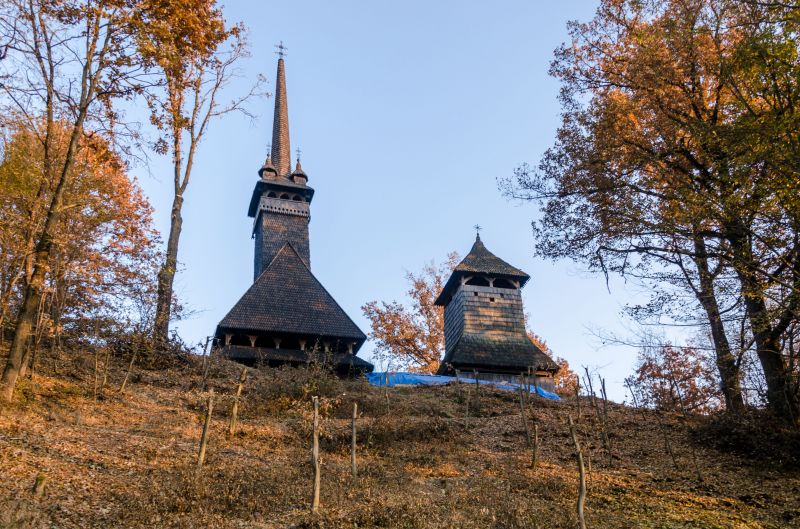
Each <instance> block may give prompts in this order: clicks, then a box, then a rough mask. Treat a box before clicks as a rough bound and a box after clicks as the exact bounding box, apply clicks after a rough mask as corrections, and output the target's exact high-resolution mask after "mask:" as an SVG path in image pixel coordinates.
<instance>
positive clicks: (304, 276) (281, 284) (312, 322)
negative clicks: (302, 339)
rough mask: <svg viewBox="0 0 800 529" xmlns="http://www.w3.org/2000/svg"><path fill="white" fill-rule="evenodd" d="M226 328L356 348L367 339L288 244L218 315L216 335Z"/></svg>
mask: <svg viewBox="0 0 800 529" xmlns="http://www.w3.org/2000/svg"><path fill="white" fill-rule="evenodd" d="M229 329H230V330H239V331H250V332H257V333H264V332H274V333H287V334H300V335H306V336H309V337H330V338H339V339H342V340H348V341H354V342H356V348H358V347H360V346H361V344H363V342H364V341H365V340H366V336H365V335H364V333H363V332H361V329H359V328H358V326H356V324H355V323H353V320H351V319H350V317H349V316H348V315H347V313H345V311H344V310H343V309H342V307H340V306H339V304H338V303H336V300H334V299H333V296H331V295H330V294H329V293H328V291H327V290H325V287H323V286H322V284H321V283H320V282H319V280H317V278H316V277H314V274H312V273H311V270H310V269H309V268H308V267H307V266H306V264H305V263H304V262H303V260H302V259H301V258H300V256H299V255H298V254H297V252H296V251H295V249H294V248H293V247H292V245H291V244H289V243H286V244H284V245H283V247H282V248H281V249H280V250H279V251H278V253H277V254H276V255H275V258H274V259H272V262H271V263H270V264H269V265H268V266H267V267H266V268H265V269H264V271H263V272H262V273H261V275H259V276H258V278H257V279H256V280H255V282H254V283H253V285H252V286H251V287H250V288H249V289H247V292H245V293H244V295H243V296H242V297H241V298H240V299H239V301H238V302H237V303H236V305H234V306H233V308H232V309H231V310H230V312H228V314H227V315H225V317H224V318H222V321H220V322H219V325H217V335H218V336H219V335H221V334H222V333H223V332H224V331H225V330H229Z"/></svg>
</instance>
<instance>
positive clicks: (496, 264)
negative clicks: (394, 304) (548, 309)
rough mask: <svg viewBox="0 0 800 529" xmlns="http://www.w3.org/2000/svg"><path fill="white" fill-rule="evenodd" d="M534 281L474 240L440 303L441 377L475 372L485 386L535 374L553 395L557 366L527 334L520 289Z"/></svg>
mask: <svg viewBox="0 0 800 529" xmlns="http://www.w3.org/2000/svg"><path fill="white" fill-rule="evenodd" d="M529 279H530V276H529V275H528V274H526V273H525V272H523V271H522V270H520V269H518V268H515V267H513V266H511V265H510V264H508V263H506V262H505V261H503V260H502V259H500V258H499V257H497V256H496V255H494V254H493V253H492V252H490V251H489V250H487V249H486V246H484V244H483V242H482V241H481V238H480V234H478V235H477V236H476V237H475V244H473V245H472V249H471V250H470V251H469V254H467V256H466V257H464V259H463V260H462V261H461V262H460V263H459V264H458V265H457V266H456V267H455V268H454V269H453V273H452V275H451V276H450V278H449V279H448V280H447V283H445V285H444V287H443V288H442V292H441V293H440V294H439V296H438V297H437V299H436V301H435V304H436V305H439V306H443V307H444V342H445V355H444V359H443V360H442V362H441V366H440V368H439V372H438V374H440V375H454V374H456V372H457V371H460V372H462V373H470V374H471V373H473V372H475V373H477V375H478V377H479V378H481V379H484V380H494V381H503V380H507V381H513V380H515V378H516V377H518V376H519V375H520V374H521V373H525V374H527V373H529V372H530V373H532V374H534V373H535V375H536V379H537V381H538V383H539V385H540V386H541V387H542V388H543V389H546V390H550V391H552V389H553V375H554V374H555V373H556V372H557V371H558V366H557V365H556V363H555V362H553V360H552V359H551V358H550V357H549V356H547V354H545V353H544V352H543V351H542V350H541V349H540V348H539V347H537V346H536V344H534V343H533V342H532V341H531V339H530V338H529V337H528V334H527V332H526V330H525V313H524V310H523V308H522V295H521V289H522V287H524V286H525V283H527V282H528V280H529Z"/></svg>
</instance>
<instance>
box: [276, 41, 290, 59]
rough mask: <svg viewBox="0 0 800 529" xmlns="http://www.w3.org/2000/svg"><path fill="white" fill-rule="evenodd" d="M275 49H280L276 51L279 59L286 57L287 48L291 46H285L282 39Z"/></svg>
mask: <svg viewBox="0 0 800 529" xmlns="http://www.w3.org/2000/svg"><path fill="white" fill-rule="evenodd" d="M275 49H277V50H278V51H276V52H275V54H276V55H277V56H278V58H279V59H283V58H284V57H286V50H288V49H289V48H287V47H286V46H284V45H283V41H281V42H280V43H279V44H276V45H275Z"/></svg>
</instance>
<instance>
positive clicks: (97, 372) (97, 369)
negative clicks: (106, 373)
mask: <svg viewBox="0 0 800 529" xmlns="http://www.w3.org/2000/svg"><path fill="white" fill-rule="evenodd" d="M99 384H100V351H98V350H97V344H95V348H94V390H93V391H92V394H93V395H94V401H95V402H97V386H98V385H99Z"/></svg>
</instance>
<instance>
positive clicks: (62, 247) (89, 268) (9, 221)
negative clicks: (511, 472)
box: [0, 123, 158, 372]
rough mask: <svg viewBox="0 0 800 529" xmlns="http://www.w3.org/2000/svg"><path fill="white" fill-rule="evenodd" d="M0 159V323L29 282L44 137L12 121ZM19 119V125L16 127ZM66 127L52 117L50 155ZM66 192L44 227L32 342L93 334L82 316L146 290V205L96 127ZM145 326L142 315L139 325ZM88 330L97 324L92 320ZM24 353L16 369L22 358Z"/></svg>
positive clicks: (58, 152)
mask: <svg viewBox="0 0 800 529" xmlns="http://www.w3.org/2000/svg"><path fill="white" fill-rule="evenodd" d="M17 127H18V128H17V130H14V131H13V133H12V134H11V135H10V137H9V138H7V139H6V143H5V145H4V148H3V151H2V158H0V267H1V270H0V328H2V331H0V332H2V333H3V334H4V330H5V327H4V325H3V324H4V323H6V322H7V321H8V319H9V315H11V314H13V313H14V312H16V311H17V310H18V309H19V306H20V304H21V303H22V300H23V295H24V291H25V289H26V287H27V285H28V283H29V282H30V280H31V272H32V271H31V268H32V263H31V256H30V246H29V244H30V243H29V234H30V233H31V232H35V231H37V230H40V229H41V226H39V225H34V226H31V224H30V223H31V219H34V220H35V221H37V222H38V223H41V222H43V218H44V210H45V209H46V207H47V204H46V201H43V200H39V199H37V191H38V190H39V189H40V188H41V187H45V188H48V189H51V188H52V184H53V182H45V183H44V185H43V184H42V180H43V178H44V175H43V173H42V171H41V170H40V160H41V159H42V155H43V153H42V149H43V147H42V144H41V142H40V141H39V138H38V137H37V135H36V133H35V132H34V131H31V130H29V129H27V128H25V127H24V125H22V124H19V123H18V124H17ZM20 127H21V128H20ZM68 134H69V126H68V125H65V124H62V123H56V124H55V126H54V128H53V133H52V138H51V145H50V148H51V151H52V152H51V153H50V155H51V156H54V157H55V158H56V159H60V158H61V157H63V156H64V155H65V151H66V149H67V145H68V139H69V135H68ZM68 176H69V179H68V183H67V185H66V187H65V190H64V198H63V201H64V205H63V207H62V208H61V215H60V218H59V223H58V225H57V227H56V229H55V230H54V232H53V234H52V249H51V251H50V254H49V259H48V261H47V265H46V274H45V279H44V287H43V297H42V300H41V303H40V305H39V307H38V312H37V317H36V320H35V321H36V325H35V327H34V344H37V343H38V342H39V341H41V340H42V339H43V338H44V337H49V338H50V339H51V340H52V339H56V338H57V339H59V340H60V338H61V337H62V335H63V334H64V333H65V332H66V333H67V334H68V335H72V336H81V335H85V334H87V332H92V330H90V329H87V328H86V325H87V324H86V322H88V321H89V320H92V322H97V321H98V320H99V319H100V320H105V321H111V320H114V319H117V318H118V315H119V313H120V312H121V311H124V310H125V308H126V305H127V304H128V302H129V301H130V299H131V297H132V296H135V295H139V294H140V293H141V291H142V289H145V290H146V289H147V288H148V286H149V287H150V288H152V287H153V286H154V283H153V281H152V273H153V264H154V263H155V261H156V256H157V252H156V247H157V243H158V234H157V232H156V231H155V229H154V228H153V226H152V219H151V208H150V205H149V203H148V202H147V200H146V198H145V197H144V195H143V194H142V192H141V190H140V189H139V187H138V186H137V185H136V183H135V181H133V180H131V179H130V178H129V177H128V175H127V172H126V165H125V163H124V162H123V161H122V160H121V158H120V156H119V155H118V154H117V153H115V152H114V151H113V150H112V148H111V146H110V145H109V143H108V142H107V141H106V140H105V139H104V138H103V137H102V136H99V135H93V136H84V137H83V138H82V139H81V141H80V143H79V146H78V149H77V154H76V159H75V163H74V164H73V166H72V169H71V171H70V174H69V175H68ZM145 324H146V323H145ZM92 325H93V327H94V329H93V331H94V332H97V331H98V329H97V327H96V325H95V324H94V323H93V324H92ZM29 355H30V354H29V351H26V353H25V357H24V358H23V362H22V366H21V368H22V371H23V372H24V370H25V367H26V365H27V362H28V358H29Z"/></svg>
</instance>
